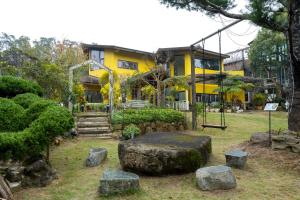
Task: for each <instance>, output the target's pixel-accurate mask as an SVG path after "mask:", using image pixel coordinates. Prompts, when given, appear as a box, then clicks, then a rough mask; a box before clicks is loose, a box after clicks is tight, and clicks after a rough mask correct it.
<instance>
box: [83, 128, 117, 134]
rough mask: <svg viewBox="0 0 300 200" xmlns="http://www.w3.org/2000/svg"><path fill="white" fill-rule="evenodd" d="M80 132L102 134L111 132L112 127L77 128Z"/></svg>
mask: <svg viewBox="0 0 300 200" xmlns="http://www.w3.org/2000/svg"><path fill="white" fill-rule="evenodd" d="M77 132H78V134H101V133H107V132H111V129H110V127H87V128H77Z"/></svg>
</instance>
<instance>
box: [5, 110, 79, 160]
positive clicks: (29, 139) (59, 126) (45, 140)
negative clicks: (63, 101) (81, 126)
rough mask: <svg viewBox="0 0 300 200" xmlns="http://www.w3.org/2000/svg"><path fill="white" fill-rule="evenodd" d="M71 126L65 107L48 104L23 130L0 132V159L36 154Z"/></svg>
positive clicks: (70, 116) (21, 157)
mask: <svg viewBox="0 0 300 200" xmlns="http://www.w3.org/2000/svg"><path fill="white" fill-rule="evenodd" d="M73 126H74V120H73V117H72V115H71V113H70V112H69V111H68V110H67V109H66V108H64V107H59V106H54V105H52V106H49V107H47V108H46V110H45V111H44V112H43V113H41V114H40V116H39V117H38V119H37V120H35V121H34V122H33V123H32V124H31V125H30V127H29V128H26V129H25V130H24V131H22V132H2V133H0V160H5V159H9V158H11V159H15V160H22V159H24V158H26V157H32V156H37V155H39V154H40V153H41V152H43V151H44V150H45V149H46V147H47V146H48V145H49V144H51V142H52V141H53V139H54V138H55V137H56V136H58V135H62V134H63V133H64V132H66V131H68V130H69V129H70V128H72V127H73Z"/></svg>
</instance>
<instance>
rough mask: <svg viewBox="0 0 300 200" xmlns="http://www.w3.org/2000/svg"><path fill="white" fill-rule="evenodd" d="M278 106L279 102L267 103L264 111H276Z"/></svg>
mask: <svg viewBox="0 0 300 200" xmlns="http://www.w3.org/2000/svg"><path fill="white" fill-rule="evenodd" d="M277 108H278V103H267V104H266V106H265V108H264V111H276V110H277Z"/></svg>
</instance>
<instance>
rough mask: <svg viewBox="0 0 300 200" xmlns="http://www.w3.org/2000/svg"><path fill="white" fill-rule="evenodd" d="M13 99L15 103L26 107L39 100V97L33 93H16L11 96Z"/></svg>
mask: <svg viewBox="0 0 300 200" xmlns="http://www.w3.org/2000/svg"><path fill="white" fill-rule="evenodd" d="M13 100H14V102H15V103H16V104H19V105H20V106H22V107H23V108H25V109H26V108H28V107H29V106H30V105H31V104H33V103H35V102H36V101H39V100H41V97H39V96H38V95H36V94H33V93H24V94H18V95H17V96H15V97H14V98H13Z"/></svg>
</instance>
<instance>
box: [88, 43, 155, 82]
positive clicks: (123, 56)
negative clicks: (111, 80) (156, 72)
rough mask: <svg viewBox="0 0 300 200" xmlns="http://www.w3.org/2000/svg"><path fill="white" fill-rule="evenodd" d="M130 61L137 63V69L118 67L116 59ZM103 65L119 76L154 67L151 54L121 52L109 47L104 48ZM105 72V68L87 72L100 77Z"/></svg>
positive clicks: (145, 70) (126, 75)
mask: <svg viewBox="0 0 300 200" xmlns="http://www.w3.org/2000/svg"><path fill="white" fill-rule="evenodd" d="M119 60H123V61H130V62H135V63H137V65H138V70H133V69H123V68H119V67H118V61H119ZM104 65H105V66H107V67H108V68H110V69H112V70H113V71H116V72H117V74H118V75H119V76H124V77H130V76H132V75H133V74H135V73H137V72H142V73H143V72H147V71H149V70H150V69H151V68H152V67H154V65H155V63H154V60H153V58H151V56H150V55H149V56H147V55H142V54H137V53H131V52H121V51H118V52H117V51H115V50H111V49H105V50H104ZM103 73H105V70H103V69H99V70H90V71H89V74H90V75H92V76H96V77H99V78H100V77H101V76H102V75H103Z"/></svg>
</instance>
